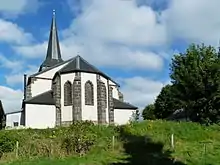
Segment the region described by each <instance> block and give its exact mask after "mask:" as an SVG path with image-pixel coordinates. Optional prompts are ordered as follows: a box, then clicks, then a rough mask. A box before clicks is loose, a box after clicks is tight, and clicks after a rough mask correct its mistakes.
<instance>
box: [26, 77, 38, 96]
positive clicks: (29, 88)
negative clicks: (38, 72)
mask: <svg viewBox="0 0 220 165" xmlns="http://www.w3.org/2000/svg"><path fill="white" fill-rule="evenodd" d="M29 79H30V83H29V84H28V85H27V89H26V99H30V98H31V97H32V93H31V84H33V83H34V82H35V81H36V80H37V78H35V77H30V78H29Z"/></svg>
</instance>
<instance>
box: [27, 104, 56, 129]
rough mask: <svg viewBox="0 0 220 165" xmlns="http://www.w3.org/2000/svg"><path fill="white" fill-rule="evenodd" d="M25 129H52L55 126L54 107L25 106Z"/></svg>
mask: <svg viewBox="0 0 220 165" xmlns="http://www.w3.org/2000/svg"><path fill="white" fill-rule="evenodd" d="M25 106H26V107H25V108H26V109H25V127H27V128H38V129H44V128H54V127H55V125H56V109H55V106H54V105H40V104H26V105H25Z"/></svg>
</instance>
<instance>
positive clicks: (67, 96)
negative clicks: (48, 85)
mask: <svg viewBox="0 0 220 165" xmlns="http://www.w3.org/2000/svg"><path fill="white" fill-rule="evenodd" d="M64 105H65V106H68V105H72V84H71V82H69V81H67V82H66V83H65V84H64Z"/></svg>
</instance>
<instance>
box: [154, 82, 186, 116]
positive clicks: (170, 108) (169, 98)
mask: <svg viewBox="0 0 220 165" xmlns="http://www.w3.org/2000/svg"><path fill="white" fill-rule="evenodd" d="M174 89H175V88H174V87H173V85H166V86H165V87H163V88H162V90H161V92H160V94H159V95H158V96H157V99H156V101H155V104H154V106H155V110H154V114H155V117H156V118H157V119H165V118H167V117H168V116H170V115H171V114H172V113H173V112H174V111H175V110H177V109H180V108H182V105H181V103H180V102H179V101H178V99H176V98H175V96H174V94H175V90H174Z"/></svg>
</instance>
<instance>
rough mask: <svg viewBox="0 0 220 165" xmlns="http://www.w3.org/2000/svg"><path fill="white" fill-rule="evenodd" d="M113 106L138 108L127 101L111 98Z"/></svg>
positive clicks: (117, 107)
mask: <svg viewBox="0 0 220 165" xmlns="http://www.w3.org/2000/svg"><path fill="white" fill-rule="evenodd" d="M113 107H114V108H115V109H132V110H134V109H138V108H137V107H135V106H134V105H131V104H129V103H126V102H123V101H120V100H118V99H115V98H113Z"/></svg>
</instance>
